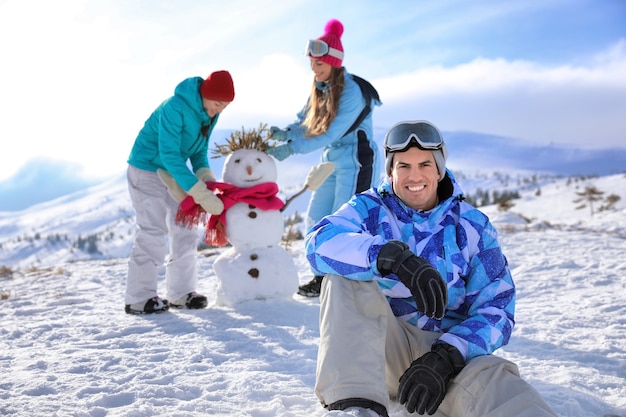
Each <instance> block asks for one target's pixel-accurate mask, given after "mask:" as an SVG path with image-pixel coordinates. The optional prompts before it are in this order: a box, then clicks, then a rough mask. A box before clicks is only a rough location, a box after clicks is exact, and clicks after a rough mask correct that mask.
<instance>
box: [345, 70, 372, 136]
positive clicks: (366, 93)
mask: <svg viewBox="0 0 626 417" xmlns="http://www.w3.org/2000/svg"><path fill="white" fill-rule="evenodd" d="M352 79H354V81H355V82H356V83H357V84H358V85H359V88H360V89H361V94H363V98H364V99H365V108H364V109H363V110H362V111H361V113H360V114H359V117H357V118H356V120H355V121H354V123H352V126H350V129H348V131H347V132H346V133H345V134H344V136H346V135H348V134H349V133H352V132H353V131H354V130H356V128H357V127H359V125H360V124H361V122H362V121H363V120H365V118H366V117H367V115H368V114H370V112H371V111H372V99H376V100H379V101H380V96H379V95H378V91H376V89H375V88H374V86H373V85H372V84H371V83H370V82H369V81H367V80H366V79H364V78H361V77H359V76H358V75H354V74H352Z"/></svg>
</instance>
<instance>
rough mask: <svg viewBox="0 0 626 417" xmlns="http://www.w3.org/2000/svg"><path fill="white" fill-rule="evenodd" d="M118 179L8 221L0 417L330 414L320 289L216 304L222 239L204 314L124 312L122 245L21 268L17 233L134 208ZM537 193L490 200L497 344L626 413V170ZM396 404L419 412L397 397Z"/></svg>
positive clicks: (4, 219)
mask: <svg viewBox="0 0 626 417" xmlns="http://www.w3.org/2000/svg"><path fill="white" fill-rule="evenodd" d="M465 183H468V184H470V183H471V179H469V178H468V179H466V180H461V185H462V186H464V184H465ZM589 184H593V185H595V186H597V188H598V189H600V190H602V191H605V192H606V194H611V193H614V194H616V195H618V196H620V197H621V200H620V201H618V202H617V204H616V205H615V207H614V208H613V209H611V210H603V211H597V212H596V213H595V214H594V215H593V216H591V214H590V210H589V208H586V209H576V207H575V206H576V204H574V203H573V202H572V201H573V200H574V199H575V198H576V194H575V193H576V192H580V191H581V190H582V189H583V188H584V187H585V186H586V185H589ZM116 187H118V186H117V183H113V184H110V185H109V188H108V189H106V187H104V188H102V187H101V188H97V189H94V190H91V191H90V192H89V193H86V194H85V195H82V196H80V198H78V197H77V196H74V197H72V198H71V199H69V200H72V201H63V202H59V201H57V202H56V203H54V204H52V203H51V204H49V205H47V206H45V207H43V208H42V207H41V206H37V207H34V208H32V209H30V210H27V211H25V212H19V214H11V215H10V216H9V215H8V214H7V215H5V216H0V232H1V233H2V236H3V237H2V240H1V241H0V244H1V246H0V252H4V253H3V254H2V259H0V267H1V266H3V265H4V266H5V267H6V269H8V271H6V270H5V271H4V275H3V272H2V270H0V288H2V291H1V292H0V295H1V297H0V314H1V317H2V325H1V326H0V373H1V375H2V378H0V414H1V415H14V416H95V417H98V416H205V415H218V416H254V417H263V416H268V417H275V416H323V415H324V413H325V410H323V409H322V408H321V406H320V405H319V403H318V401H317V399H316V397H315V395H314V393H313V387H314V384H315V366H316V356H317V345H318V340H319V334H318V331H319V327H318V314H319V300H318V299H316V298H314V299H308V298H303V297H300V296H297V295H291V296H289V297H286V298H274V299H267V300H249V301H243V302H240V303H238V304H236V305H234V306H224V305H219V304H218V303H217V302H216V290H217V285H218V280H217V278H216V276H215V273H214V271H213V268H212V265H213V262H214V261H215V259H216V258H217V256H218V255H219V254H220V253H221V251H224V250H227V248H219V249H214V248H208V249H204V250H202V251H200V252H199V254H198V260H199V265H200V287H199V288H198V290H199V291H200V292H202V293H204V294H206V295H207V296H208V297H209V307H208V308H207V309H204V310H176V311H170V312H167V313H163V314H160V315H148V316H130V315H127V314H125V313H124V311H123V293H124V287H125V276H126V268H127V259H126V258H125V256H126V255H124V256H122V255H120V256H118V257H115V256H112V255H111V254H114V253H120V254H122V253H124V251H127V250H128V247H127V246H124V245H125V243H124V244H122V243H120V242H119V241H115V240H112V241H111V242H110V246H111V247H114V248H116V249H115V250H114V249H111V248H110V247H106V248H105V246H101V249H102V251H103V252H106V253H108V254H109V255H108V256H109V259H95V260H94V259H85V260H76V259H77V258H76V256H74V257H73V258H72V257H71V256H70V252H69V251H66V252H63V250H60V252H59V254H60V255H59V258H58V260H56V261H55V260H54V259H55V258H54V253H55V252H54V249H55V248H54V247H50V245H48V249H47V250H48V251H50V253H47V254H46V253H45V252H44V251H42V250H39V251H38V252H37V253H38V255H37V256H38V257H39V260H40V262H38V263H33V262H32V259H31V260H30V261H29V262H30V263H28V264H22V263H21V260H22V259H24V258H23V257H24V256H29V255H28V247H29V245H28V244H25V243H24V241H23V239H17V240H16V239H15V236H18V235H20V234H23V233H25V231H27V230H31V229H32V230H39V229H36V228H37V227H39V228H45V229H46V230H47V233H52V232H55V231H58V230H70V229H72V228H71V227H69V226H68V225H67V224H66V223H67V222H74V226H73V227H74V229H72V230H75V228H76V227H78V226H77V225H80V224H83V223H81V219H80V218H79V217H82V216H86V217H85V218H84V219H82V220H84V224H86V226H85V230H84V233H89V232H90V231H91V230H94V229H95V228H98V227H104V226H103V225H108V226H106V227H111V226H110V224H111V221H112V220H111V219H108V220H105V219H102V218H100V217H99V216H97V215H96V214H95V213H94V210H88V209H85V211H80V210H79V209H80V207H82V206H83V205H85V207H91V208H93V207H100V208H101V210H96V211H100V214H101V216H102V217H106V216H109V217H111V218H115V217H116V218H117V219H118V220H117V221H118V222H119V224H123V225H126V224H127V223H129V220H128V216H132V213H130V214H129V212H128V210H127V206H125V205H124V204H122V203H121V201H123V200H124V199H125V198H127V196H125V195H124V193H123V192H121V189H120V188H119V187H118V188H116ZM483 187H484V188H487V189H489V185H488V182H487V181H485V182H483ZM464 188H466V187H465V186H464ZM536 188H537V187H534V188H528V189H526V191H524V192H522V195H521V198H520V199H519V200H515V201H514V203H515V205H514V206H513V207H512V208H511V209H510V210H509V211H508V212H499V211H498V210H497V208H496V207H495V206H488V207H485V208H484V211H485V212H486V213H487V214H489V216H490V217H491V218H492V220H493V221H494V224H495V225H496V227H497V228H498V230H499V231H500V241H501V243H502V246H503V249H504V252H505V254H506V256H507V258H508V260H509V263H510V267H511V271H512V274H513V278H514V280H515V281H516V284H517V288H518V301H517V311H516V322H517V324H516V327H515V330H514V332H513V335H512V338H511V341H510V343H509V345H507V346H505V347H504V348H502V349H499V350H498V351H497V352H496V354H497V355H500V356H502V357H505V358H507V359H510V360H512V361H514V362H515V363H517V364H518V365H519V367H520V371H521V373H522V376H523V378H525V379H526V380H527V381H528V382H530V383H531V384H532V385H533V386H534V387H536V388H537V390H538V391H539V392H540V393H541V394H542V395H543V397H544V398H545V400H546V401H547V402H548V404H549V405H550V406H552V407H553V409H554V410H555V411H556V412H557V414H559V415H560V416H570V417H579V416H580V417H588V416H589V417H596V416H597V417H600V416H603V415H608V414H612V415H617V416H621V417H626V302H625V299H624V293H625V290H626V260H625V256H624V255H625V254H626V208H625V207H626V177H625V176H624V174H618V175H612V176H607V177H599V178H593V179H586V180H581V181H580V182H578V181H577V182H571V181H568V180H567V179H561V180H551V181H547V182H545V183H543V184H542V185H541V187H540V188H541V192H540V193H538V192H537V190H536ZM89 199H92V200H91V201H90V202H87V201H86V200H89ZM66 200H67V199H66ZM117 200H119V201H120V202H119V203H115V204H113V203H114V202H115V201H117ZM305 200H306V198H305ZM86 203H90V204H86ZM61 205H63V206H61ZM70 207H71V209H70ZM102 207H106V208H107V209H106V210H102ZM55 211H56V212H57V215H56V216H51V217H49V216H48V214H47V213H49V212H55ZM58 213H62V214H63V215H59V214H58ZM70 218H72V219H70ZM60 219H66V220H64V221H65V222H66V223H64V222H63V221H61V220H60ZM123 219H126V220H123ZM54 222H56V223H55V224H56V225H57V226H56V227H53V223H54ZM130 223H131V224H132V221H131V222H130ZM116 224H117V223H116ZM116 227H122V226H116ZM124 227H128V226H124ZM116 230H117V229H116ZM116 233H117V232H116ZM125 233H128V232H125ZM122 242H126V241H122ZM28 243H29V244H30V247H32V246H34V245H36V242H34V241H31V242H28ZM101 245H104V243H102V244H101ZM56 249H59V248H56ZM116 251H118V252H116ZM288 251H289V252H290V253H291V254H292V256H293V258H294V262H295V265H296V267H297V269H298V272H299V277H298V279H299V281H300V282H301V283H303V282H306V281H308V280H309V278H310V276H309V274H310V272H309V268H308V265H307V263H306V260H305V258H304V254H303V242H302V241H295V242H291V244H290V245H289V247H288ZM74 255H76V254H74ZM41 260H46V262H41ZM31 264H32V265H31ZM24 265H31V266H24ZM159 286H160V288H161V289H162V288H163V287H164V283H163V280H162V279H161V280H160V281H159ZM390 415H391V416H394V417H399V416H408V414H407V413H405V412H404V411H403V410H402V407H401V406H399V405H397V404H394V405H393V406H392V409H391V410H390Z"/></svg>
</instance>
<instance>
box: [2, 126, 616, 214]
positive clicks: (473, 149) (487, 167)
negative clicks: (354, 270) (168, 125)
mask: <svg viewBox="0 0 626 417" xmlns="http://www.w3.org/2000/svg"><path fill="white" fill-rule="evenodd" d="M386 131H387V129H386V128H376V129H375V132H374V136H375V139H376V141H377V142H378V143H379V144H381V145H382V142H383V138H384V135H385V133H386ZM231 132H232V130H226V129H216V130H215V131H214V133H213V136H212V144H211V149H212V148H213V146H214V145H215V144H224V143H225V141H226V138H228V137H229V136H230V133H231ZM444 137H445V139H446V143H447V144H448V149H449V157H448V167H449V168H450V169H452V170H453V171H454V170H463V171H471V170H479V171H495V170H507V171H513V170H517V171H531V172H542V173H551V174H555V175H609V174H614V173H619V172H623V171H625V170H626V148H612V149H580V148H567V147H563V146H556V145H552V144H546V145H545V146H535V145H529V144H527V143H525V142H524V141H521V140H519V139H512V138H507V137H502V136H495V135H489V134H482V133H474V132H444ZM211 149H210V150H211ZM381 154H382V152H381ZM125 157H126V155H120V158H125ZM209 157H210V158H211V159H209V162H210V163H211V166H212V168H213V170H214V171H215V172H216V173H217V175H218V177H219V176H221V175H220V174H221V170H222V166H223V162H224V158H223V157H220V158H213V155H212V154H210V155H209ZM319 158H320V153H319V152H312V153H310V154H306V155H295V156H293V157H290V158H288V159H286V160H284V161H282V162H278V164H277V166H278V171H279V178H278V183H279V185H280V186H281V187H283V188H288V187H297V186H298V185H299V184H302V183H303V182H304V179H305V178H306V175H307V173H308V171H309V169H310V167H312V166H314V165H316V164H317V163H318V162H319ZM381 159H382V155H381ZM381 162H382V161H381ZM381 167H382V165H381ZM80 172H81V167H80V166H79V165H78V164H76V163H63V162H62V161H57V160H47V159H45V158H37V159H34V160H32V161H30V162H29V163H28V164H26V165H25V166H23V167H22V168H21V169H20V170H19V172H17V173H16V174H15V175H14V176H13V177H12V178H10V179H8V180H6V181H3V182H0V212H3V211H17V210H22V209H25V208H27V207H30V206H32V205H33V204H37V203H41V202H45V201H49V200H51V199H54V198H57V197H60V196H64V195H67V194H70V193H73V192H75V191H80V190H82V189H85V188H87V187H90V186H94V185H97V184H98V183H100V182H102V181H101V180H99V181H95V180H93V179H88V178H84V177H83V176H81V175H80ZM123 174H124V173H122V172H121V173H120V175H123Z"/></svg>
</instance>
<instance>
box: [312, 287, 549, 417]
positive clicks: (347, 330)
mask: <svg viewBox="0 0 626 417" xmlns="http://www.w3.org/2000/svg"><path fill="white" fill-rule="evenodd" d="M438 336H439V333H434V332H427V331H423V330H420V329H418V328H417V327H415V326H413V325H411V324H408V323H407V322H405V321H404V320H401V319H398V318H396V317H395V316H394V315H393V312H392V311H391V308H390V307H389V303H388V302H387V299H386V298H385V296H384V295H383V293H382V291H381V290H380V288H379V286H378V284H377V283H376V281H367V282H363V281H354V280H349V279H346V278H343V277H341V276H339V275H326V279H324V281H323V283H322V292H321V295H320V347H319V352H318V358H317V380H316V385H315V393H316V395H317V397H318V398H319V399H320V401H321V402H322V405H324V406H326V405H329V404H332V403H334V402H336V401H338V400H342V399H347V398H365V399H369V400H371V401H376V402H378V403H380V404H382V405H384V406H386V407H387V409H388V410H389V402H390V399H395V398H396V396H397V390H398V384H399V380H400V377H401V376H402V374H403V373H404V371H405V370H406V369H407V368H408V367H409V366H410V364H411V362H412V361H413V360H415V359H417V358H418V357H420V356H421V355H423V354H424V353H426V352H428V351H429V350H430V347H431V345H432V343H433V342H434V340H435V339H436V338H437V337H438ZM435 416H440V417H443V416H447V417H541V416H556V414H555V413H554V412H553V411H552V410H551V409H550V407H549V406H548V405H547V404H546V403H545V402H544V400H543V399H542V398H541V396H540V395H539V393H538V392H537V391H536V390H535V389H534V388H533V387H532V386H530V385H529V384H528V383H527V382H525V381H524V380H522V378H521V377H520V376H519V372H518V369H517V366H516V365H515V364H513V363H511V362H509V361H507V360H505V359H502V358H499V357H497V356H494V355H485V356H479V357H476V358H474V359H471V360H470V361H468V363H467V365H466V366H465V368H464V369H463V370H462V371H461V373H459V374H458V375H457V376H456V378H454V379H453V381H452V382H451V384H450V386H449V388H448V392H447V394H446V396H445V398H444V400H443V402H442V403H441V405H440V406H439V410H438V411H437V413H436V414H435Z"/></svg>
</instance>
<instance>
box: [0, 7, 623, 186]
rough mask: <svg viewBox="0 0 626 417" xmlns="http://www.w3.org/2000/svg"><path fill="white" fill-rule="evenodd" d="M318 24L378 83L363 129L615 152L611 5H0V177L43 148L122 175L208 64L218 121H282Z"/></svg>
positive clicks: (95, 171)
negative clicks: (419, 128) (427, 124)
mask: <svg viewBox="0 0 626 417" xmlns="http://www.w3.org/2000/svg"><path fill="white" fill-rule="evenodd" d="M330 18H338V19H340V20H341V21H342V22H343V23H344V26H345V32H344V35H343V38H342V41H343V45H344V49H345V59H344V65H345V66H346V68H347V70H348V71H349V72H352V73H355V74H358V75H361V76H363V77H365V78H368V79H369V80H370V81H372V82H373V83H374V85H375V86H376V87H377V88H378V90H379V92H380V95H381V98H382V101H383V103H384V104H383V106H382V107H380V108H377V109H376V111H375V113H374V124H375V126H378V127H389V126H391V125H392V124H393V123H395V122H397V121H399V120H405V119H428V120H431V121H433V122H434V123H436V124H437V125H438V126H439V127H440V128H441V129H442V130H443V131H444V132H445V131H466V130H467V131H473V132H484V133H488V134H494V135H502V136H507V137H511V138H516V139H521V140H523V141H527V142H531V143H535V144H536V143H552V144H564V145H567V146H573V147H574V146H575V147H593V148H606V147H611V146H620V147H624V146H626V145H624V143H626V142H625V141H624V139H625V136H626V122H625V121H624V115H625V114H626V76H624V74H626V24H625V22H626V2H625V1H623V0H550V1H519V0H508V1H500V0H490V1H487V0H472V1H469V0H466V1H459V0H438V1H393V0H392V1H386V2H381V1H369V0H366V1H336V0H335V1H327V0H317V1H308V0H306V1H305V0H291V1H289V2H276V1H269V0H257V1H242V0H229V1H228V2H226V1H213V0H211V1H206V0H204V1H191V0H177V1H152V0H144V1H134V0H110V1H79V0H64V1H59V2H51V1H47V0H41V1H30V0H0V39H2V41H0V56H2V61H3V64H2V66H1V67H0V74H1V77H0V92H1V94H0V114H2V122H1V123H0V137H1V138H2V152H0V181H7V180H10V179H12V178H14V176H15V175H16V173H18V171H19V170H20V169H21V168H24V167H28V169H27V170H36V169H37V166H39V164H40V162H37V163H34V164H29V161H32V160H35V161H41V159H36V158H41V157H44V158H48V159H50V160H52V161H54V163H55V164H63V163H64V162H68V163H69V164H70V166H71V167H73V168H72V169H73V172H74V173H75V175H76V176H81V177H84V178H104V177H107V176H111V175H114V174H116V173H119V172H123V170H124V169H125V167H126V158H127V156H128V153H129V151H130V148H131V146H132V143H133V140H134V138H135V136H136V134H137V132H138V131H139V129H140V128H141V126H142V125H143V122H144V121H145V119H146V118H147V117H148V115H149V114H150V112H151V111H152V110H153V109H154V108H155V107H156V106H157V105H158V104H159V103H160V102H161V101H162V100H163V99H165V98H167V97H168V96H169V95H171V93H172V91H173V88H174V87H175V85H176V84H177V83H178V82H179V81H181V80H182V79H183V78H186V77H188V76H196V75H199V76H203V77H205V76H206V75H208V74H209V73H210V72H212V71H214V70H218V69H227V70H229V71H230V72H231V73H232V74H233V78H234V81H235V89H236V98H235V101H234V102H233V103H232V105H231V106H230V107H229V108H228V109H227V110H226V111H225V112H224V113H223V115H222V117H221V119H220V123H219V124H218V127H219V128H224V129H226V128H233V129H239V128H241V127H242V126H245V127H256V126H258V124H259V123H261V122H263V123H267V124H268V125H284V124H286V123H288V122H291V121H292V120H293V119H294V117H295V114H296V112H297V111H298V110H299V109H300V108H301V107H302V105H303V104H304V102H305V100H306V97H307V95H308V92H309V89H310V84H311V80H312V74H311V71H310V69H309V67H308V59H307V58H306V57H305V56H304V55H303V49H304V45H305V42H306V40H308V39H310V38H316V37H318V36H320V35H321V34H322V31H323V27H324V24H325V23H326V21H327V20H328V19H330ZM216 139H218V138H216ZM19 172H20V175H22V174H23V172H24V171H23V170H22V171H19Z"/></svg>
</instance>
